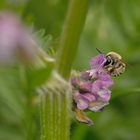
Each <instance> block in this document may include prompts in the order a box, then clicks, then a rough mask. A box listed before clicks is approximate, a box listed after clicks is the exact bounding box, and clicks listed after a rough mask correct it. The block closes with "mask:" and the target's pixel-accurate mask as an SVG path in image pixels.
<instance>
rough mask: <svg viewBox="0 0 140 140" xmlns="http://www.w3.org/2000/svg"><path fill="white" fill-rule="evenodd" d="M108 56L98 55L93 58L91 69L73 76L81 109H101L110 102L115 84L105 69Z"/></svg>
mask: <svg viewBox="0 0 140 140" xmlns="http://www.w3.org/2000/svg"><path fill="white" fill-rule="evenodd" d="M105 62H106V58H105V56H104V55H102V54H101V55H98V56H96V57H94V58H93V59H92V60H91V63H90V64H91V69H90V70H88V71H86V72H81V73H78V76H73V77H72V78H71V83H72V85H73V87H75V88H74V90H75V93H74V102H75V103H76V105H77V108H78V109H80V110H90V111H94V112H98V111H100V110H101V109H102V108H104V106H106V105H107V104H109V100H110V97H111V91H110V90H109V88H110V87H111V86H112V85H113V81H112V80H111V77H110V75H108V74H107V72H106V71H105V70H104V67H103V66H104V63H105Z"/></svg>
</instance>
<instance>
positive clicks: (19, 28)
mask: <svg viewBox="0 0 140 140" xmlns="http://www.w3.org/2000/svg"><path fill="white" fill-rule="evenodd" d="M35 46H36V44H35V42H34V40H33V38H32V36H31V34H30V33H29V32H28V31H27V30H26V29H25V27H24V26H23V25H22V23H21V22H20V20H19V18H18V17H16V16H15V15H14V14H12V13H8V12H5V13H0V64H2V65H3V64H4V65H5V64H12V63H13V62H15V61H17V60H18V58H20V59H21V60H22V61H24V62H31V61H33V60H34V58H35V55H36V47H35Z"/></svg>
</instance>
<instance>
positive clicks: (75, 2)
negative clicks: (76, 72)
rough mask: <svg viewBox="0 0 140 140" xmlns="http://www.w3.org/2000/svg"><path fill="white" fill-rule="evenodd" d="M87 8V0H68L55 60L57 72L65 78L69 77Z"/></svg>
mask: <svg viewBox="0 0 140 140" xmlns="http://www.w3.org/2000/svg"><path fill="white" fill-rule="evenodd" d="M87 9H88V0H70V6H69V9H68V14H67V18H66V22H65V24H64V30H63V32H62V36H61V41H60V50H59V52H58V57H57V60H56V68H57V71H58V73H59V74H60V75H61V76H62V77H63V78H65V79H67V78H68V77H69V74H70V71H71V67H72V63H73V61H74V58H75V55H76V53H77V49H78V42H79V39H80V34H81V32H82V29H83V26H84V22H85V17H86V13H87Z"/></svg>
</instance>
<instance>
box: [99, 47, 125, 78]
mask: <svg viewBox="0 0 140 140" xmlns="http://www.w3.org/2000/svg"><path fill="white" fill-rule="evenodd" d="M97 51H98V52H99V53H101V54H102V52H101V51H100V50H98V49H97ZM105 57H106V62H105V64H104V69H105V70H106V71H107V73H108V74H109V75H111V76H114V77H116V76H119V75H121V74H122V73H124V71H125V68H126V64H125V63H124V62H123V61H122V57H121V56H120V55H119V54H118V53H116V52H109V53H107V54H106V55H105Z"/></svg>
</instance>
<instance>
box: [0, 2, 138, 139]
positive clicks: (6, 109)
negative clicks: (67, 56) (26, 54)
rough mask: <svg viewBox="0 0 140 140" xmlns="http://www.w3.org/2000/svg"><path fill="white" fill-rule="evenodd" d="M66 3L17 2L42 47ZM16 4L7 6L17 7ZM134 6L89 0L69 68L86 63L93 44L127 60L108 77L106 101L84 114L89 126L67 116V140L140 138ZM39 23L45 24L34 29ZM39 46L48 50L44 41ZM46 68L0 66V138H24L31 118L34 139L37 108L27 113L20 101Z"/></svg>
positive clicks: (60, 24) (1, 4) (40, 80)
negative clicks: (105, 104)
mask: <svg viewBox="0 0 140 140" xmlns="http://www.w3.org/2000/svg"><path fill="white" fill-rule="evenodd" d="M13 1H14V0H13ZM66 5H67V1H65V0H53V1H52V0H43V1H37V0H36V1H34V0H30V2H27V3H24V5H22V6H20V8H21V10H20V14H21V15H23V18H24V20H25V21H26V22H28V20H31V22H33V23H34V26H35V28H36V29H39V32H38V33H36V34H37V36H38V38H39V40H43V41H40V42H41V43H42V45H40V46H43V48H44V46H51V44H52V43H53V42H54V40H55V39H57V38H56V37H58V35H59V34H60V31H61V29H62V27H63V21H64V15H65V11H66V8H67V6H66ZM5 7H6V8H7V7H15V5H12V4H10V6H9V4H8V6H7V4H6V0H2V1H0V8H1V9H5ZM20 8H17V9H16V8H10V9H14V11H16V12H17V13H19V9H20ZM139 9H140V0H129V1H126V0H118V1H115V0H94V1H90V7H89V13H88V16H87V20H86V24H85V28H84V32H83V34H82V38H81V40H80V49H79V51H78V55H77V58H76V61H75V64H74V66H73V68H74V69H77V70H85V69H88V68H89V64H88V62H89V60H90V59H91V57H93V56H94V55H97V54H98V52H96V49H95V48H99V49H100V50H101V51H103V52H105V53H107V52H109V51H116V52H118V53H120V54H121V55H122V57H123V58H124V61H125V62H126V63H127V69H126V72H125V73H124V74H123V75H121V76H120V77H117V78H114V83H115V84H114V87H113V89H112V99H111V102H110V105H109V106H108V107H107V108H105V110H104V111H103V112H102V113H89V114H88V115H89V116H90V117H91V118H93V120H94V122H95V126H93V127H90V128H89V127H87V126H84V125H83V124H79V123H77V122H75V121H74V122H73V125H72V129H71V139H72V140H93V139H94V140H132V139H134V140H139V139H140V133H139V130H140V121H139V120H140V119H139V118H140V112H139V100H140V94H139V93H140V90H139V89H140V87H139V85H140V76H139V70H140V65H139V62H140V57H139V54H140V41H139V34H140V14H139ZM42 28H43V29H45V30H41V31H40V29H42ZM45 33H46V34H52V36H53V38H52V36H50V35H49V36H46V37H45ZM38 34H40V35H38ZM39 36H40V37H39ZM40 38H41V39H40ZM46 42H47V44H46ZM44 43H45V44H44ZM50 48H51V47H50ZM44 50H46V51H48V50H47V47H45V48H44ZM49 52H50V51H49ZM53 54H55V53H54V52H53V53H52V56H54V55H53ZM71 57H73V56H71ZM46 69H47V68H44V67H43V69H36V70H29V71H24V70H23V71H21V69H20V68H12V69H2V70H0V140H9V139H10V140H24V139H26V138H27V136H26V135H27V132H26V127H29V126H28V124H30V120H32V121H33V122H32V124H35V126H33V131H34V139H39V137H38V136H39V133H40V132H39V129H40V128H39V125H38V120H39V116H38V115H36V112H37V109H38V108H37V106H35V107H34V109H33V114H31V116H32V117H31V118H32V119H30V117H29V116H26V115H25V114H26V111H27V109H28V106H27V105H26V104H25V102H26V100H27V98H28V97H29V96H30V95H31V96H33V97H36V94H35V93H34V92H33V90H32V89H34V87H36V86H37V85H40V84H41V83H43V82H44V80H46V79H47V77H48V76H47V77H46V79H44V75H46V73H47V70H46ZM50 71H51V67H49V69H48V73H49V72H50ZM26 72H27V73H26ZM38 73H39V74H38ZM24 74H25V75H26V74H27V77H26V76H23V75H24ZM37 74H38V75H37ZM40 75H41V76H40ZM22 77H23V78H22ZM28 77H29V79H30V80H29V81H30V82H31V83H32V84H31V83H30V84H28V85H30V86H31V87H26V84H27V83H26V82H27V81H28V80H27V79H28ZM21 79H22V80H21ZM29 81H28V82H29ZM29 93H30V94H29ZM29 114H30V113H29ZM26 118H29V119H26Z"/></svg>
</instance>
